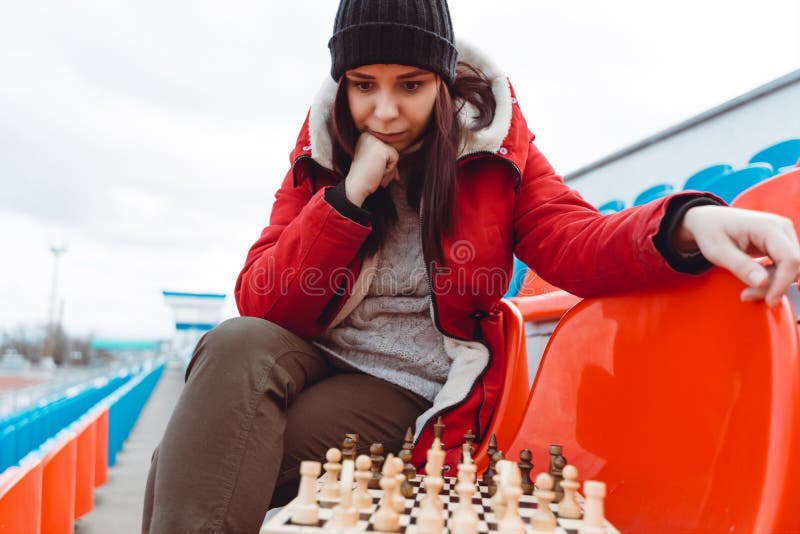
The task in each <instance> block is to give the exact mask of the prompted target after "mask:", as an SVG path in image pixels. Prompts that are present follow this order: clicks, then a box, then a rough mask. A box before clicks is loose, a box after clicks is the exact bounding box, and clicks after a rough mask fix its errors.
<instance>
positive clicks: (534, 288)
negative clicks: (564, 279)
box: [517, 269, 561, 297]
mask: <svg viewBox="0 0 800 534" xmlns="http://www.w3.org/2000/svg"><path fill="white" fill-rule="evenodd" d="M553 291H561V289H559V288H557V287H556V286H554V285H553V284H551V283H550V282H548V281H547V280H545V279H544V278H542V277H541V276H539V274H538V273H537V272H536V271H534V270H533V269H528V271H527V272H526V273H525V278H524V279H523V280H522V287H520V288H519V293H518V294H517V296H518V297H527V296H531V295H543V294H545V293H552V292H553Z"/></svg>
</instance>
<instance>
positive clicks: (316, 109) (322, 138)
mask: <svg viewBox="0 0 800 534" xmlns="http://www.w3.org/2000/svg"><path fill="white" fill-rule="evenodd" d="M456 48H458V60H459V61H465V62H467V63H469V64H471V65H474V66H475V67H478V68H479V69H480V70H481V71H482V72H483V73H484V74H485V75H486V77H487V78H488V79H489V81H491V83H492V92H493V93H494V98H495V101H496V103H497V107H496V109H495V114H494V119H493V120H492V123H491V124H489V126H487V127H486V128H483V129H481V130H478V131H477V132H475V131H472V130H470V129H469V126H470V125H471V124H472V123H473V118H472V117H473V116H474V115H475V114H476V113H475V108H474V106H472V105H471V104H469V103H466V104H465V105H464V107H463V108H462V109H461V112H460V113H459V115H458V116H459V120H460V121H461V123H462V124H463V125H464V126H465V132H466V135H465V139H464V143H463V145H462V146H461V147H460V150H459V153H458V157H461V156H463V155H465V154H469V153H472V152H479V151H488V152H497V151H498V150H499V149H500V147H501V145H502V143H503V139H505V138H506V136H507V135H508V129H509V128H510V127H511V116H512V107H511V88H510V87H509V85H508V78H507V77H506V75H505V74H504V73H503V72H502V71H501V70H500V68H499V67H498V66H497V65H496V64H495V63H493V62H492V61H491V60H490V59H489V58H488V57H487V56H486V55H485V54H483V52H481V51H480V50H478V49H477V48H476V47H474V46H473V45H471V44H469V43H468V42H466V41H464V40H463V39H456ZM335 98H336V82H334V81H333V79H332V78H331V77H330V75H328V76H326V78H325V80H324V81H323V83H322V85H321V87H320V88H319V90H318V91H317V94H316V96H314V100H313V101H312V103H311V114H310V116H309V118H308V131H309V136H310V138H311V157H312V158H313V159H314V160H315V161H316V162H317V163H319V164H320V165H322V166H323V167H325V168H328V169H330V168H333V150H332V143H331V137H330V134H329V132H328V121H329V119H330V116H331V112H332V111H333V101H334V99H335ZM458 103H460V102H458Z"/></svg>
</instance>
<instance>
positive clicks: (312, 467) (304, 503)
mask: <svg viewBox="0 0 800 534" xmlns="http://www.w3.org/2000/svg"><path fill="white" fill-rule="evenodd" d="M321 470H322V466H321V465H320V463H319V462H309V461H305V462H300V477H301V478H300V488H299V490H298V492H297V498H298V502H297V503H296V504H295V506H294V507H293V508H292V516H291V520H292V523H295V524H297V525H315V524H316V523H317V521H318V520H319V505H318V504H317V477H319V474H320V472H321Z"/></svg>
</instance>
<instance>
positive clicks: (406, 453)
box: [397, 449, 417, 499]
mask: <svg viewBox="0 0 800 534" xmlns="http://www.w3.org/2000/svg"><path fill="white" fill-rule="evenodd" d="M397 457H398V458H400V459H401V460H403V474H404V475H405V476H406V479H405V480H404V481H403V483H402V484H401V485H400V493H402V494H403V497H405V498H406V499H410V498H412V497H413V496H414V485H413V484H411V481H412V480H414V479H415V478H416V477H417V468H416V467H414V464H412V463H411V450H409V449H401V450H400V453H399V454H398V455H397Z"/></svg>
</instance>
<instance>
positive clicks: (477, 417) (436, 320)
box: [414, 150, 522, 445]
mask: <svg viewBox="0 0 800 534" xmlns="http://www.w3.org/2000/svg"><path fill="white" fill-rule="evenodd" d="M478 154H485V155H488V156H492V157H494V158H499V159H501V160H502V161H506V162H508V163H509V164H510V165H511V166H512V167H514V170H515V171H516V173H517V183H516V185H515V186H514V191H515V192H516V191H518V190H519V187H520V184H521V183H522V172H521V171H520V169H519V167H518V166H517V164H516V163H514V162H513V161H511V160H509V159H506V158H503V157H501V156H498V155H497V154H495V153H494V152H490V151H488V150H476V151H474V152H469V153H467V154H464V155H462V156H461V157H459V158H458V159H457V160H456V165H458V164H460V163H463V162H464V161H465V160H467V159H468V158H470V157H472V156H476V155H478ZM421 200H422V199H420V203H421ZM422 223H423V218H422V210H421V209H420V212H419V239H420V244H422ZM422 261H423V262H424V263H425V278H426V280H427V282H428V291H429V292H430V295H431V303H432V304H433V326H434V327H435V328H436V330H438V331H439V332H440V333H441V334H442V335H443V336H445V337H449V338H450V339H455V340H459V341H478V342H479V343H480V344H481V345H483V346H484V347H486V352H487V353H488V354H489V361H488V362H487V363H486V367H484V369H483V371H481V374H479V375H478V377H477V378H476V379H475V381H474V382H473V383H472V386H471V387H470V388H469V389H468V390H467V393H466V394H465V396H464V397H463V398H462V399H461V400H459V401H458V402H456V403H454V404H451V405H450V406H448V407H446V408H443V409H441V410H439V411H438V412H436V413H435V414H433V415H432V416H431V417H429V418H428V420H427V421H425V424H423V425H422V426H423V428H424V427H425V426H426V425H427V424H428V422H429V421H432V420H434V419H435V418H437V417H438V416H440V415H442V414H443V413H444V412H445V411H451V410H453V409H454V408H457V407H458V406H459V405H461V404H463V402H464V401H465V400H467V397H469V392H470V391H472V388H473V387H474V386H475V384H476V383H477V382H478V381H480V379H481V378H482V377H483V375H484V374H485V373H486V371H487V370H488V369H489V367H491V360H492V350H491V349H490V348H489V346H488V345H487V344H486V343H485V342H484V341H483V340H480V339H477V338H478V336H477V334H478V333H479V332H480V319H479V318H475V314H473V318H475V329H474V335H473V337H474V338H476V339H462V338H459V337H456V336H451V335H450V334H448V333H446V332H445V331H444V329H443V328H442V326H441V324H440V323H439V315H438V309H437V306H436V294H435V293H434V291H433V284H432V283H431V276H430V272H429V271H428V265H429V264H428V258H427V257H426V256H425V247H424V245H423V246H422ZM487 315H488V314H487V313H486V312H482V316H481V318H483V317H486V316H487ZM482 408H483V402H481V405H480V406H478V409H477V410H476V413H475V430H474V432H475V436H476V437H475V440H476V441H481V437H482V436H481V430H482V429H481V425H480V413H481V409H482ZM421 435H422V432H420V436H421ZM418 439H419V436H417V438H415V439H414V445H416V444H417V441H418Z"/></svg>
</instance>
